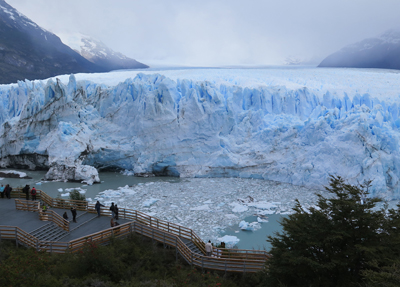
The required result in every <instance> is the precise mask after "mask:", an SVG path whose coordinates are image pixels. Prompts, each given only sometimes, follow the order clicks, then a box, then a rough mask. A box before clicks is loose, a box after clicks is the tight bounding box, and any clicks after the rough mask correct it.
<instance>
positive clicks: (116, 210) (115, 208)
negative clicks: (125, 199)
mask: <svg viewBox="0 0 400 287" xmlns="http://www.w3.org/2000/svg"><path fill="white" fill-rule="evenodd" d="M114 213H115V220H118V205H115V207H114Z"/></svg>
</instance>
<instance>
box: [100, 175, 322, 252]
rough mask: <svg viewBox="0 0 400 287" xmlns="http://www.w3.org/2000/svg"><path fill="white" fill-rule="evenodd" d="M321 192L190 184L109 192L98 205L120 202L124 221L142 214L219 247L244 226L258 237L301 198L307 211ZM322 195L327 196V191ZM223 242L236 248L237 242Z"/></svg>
mask: <svg viewBox="0 0 400 287" xmlns="http://www.w3.org/2000/svg"><path fill="white" fill-rule="evenodd" d="M316 192H317V191H316V190H311V189H309V188H305V187H301V186H294V185H291V184H287V183H279V182H274V181H266V180H255V179H242V178H212V179H211V178H190V179H184V180H182V181H180V182H173V183H170V182H168V181H158V182H148V183H145V184H143V183H139V184H136V185H134V186H131V187H129V186H124V187H119V188H118V189H116V190H111V189H109V190H105V191H103V192H100V193H99V194H98V195H97V196H96V197H95V199H94V200H99V201H100V202H101V203H103V204H105V205H106V206H108V205H110V204H111V202H118V206H119V210H120V211H119V212H120V214H121V217H122V214H123V209H124V208H128V209H133V210H138V211H141V212H143V213H146V214H148V215H151V216H154V217H157V218H159V219H161V220H166V221H169V222H172V223H176V224H179V225H182V226H185V227H188V228H191V229H193V230H194V231H195V232H196V233H197V235H199V236H200V237H201V238H202V239H203V240H206V241H208V240H211V241H212V242H218V241H221V238H220V234H221V232H222V231H224V230H225V228H227V227H228V226H239V224H242V227H243V228H242V227H241V228H242V229H243V230H249V231H254V232H257V229H259V228H260V226H261V224H267V222H268V216H267V215H268V214H287V213H290V212H291V211H292V207H293V206H294V203H295V202H294V200H295V199H296V198H297V199H299V201H300V203H301V204H302V205H304V206H305V207H310V206H313V205H314V204H315V202H316V201H317V196H316V195H315V193H316ZM318 192H319V193H321V194H323V195H325V196H326V195H327V193H326V191H323V190H322V191H318ZM250 215H255V216H257V217H258V219H257V222H245V221H244V219H245V218H246V217H248V216H250ZM241 222H242V223H241ZM243 222H244V223H243ZM245 225H246V226H245ZM244 227H245V228H244ZM233 237H235V236H233ZM237 240H239V239H237ZM224 242H226V243H228V242H230V243H233V242H236V239H234V240H232V238H230V239H229V240H228V239H226V240H225V241H224ZM228 245H229V244H228Z"/></svg>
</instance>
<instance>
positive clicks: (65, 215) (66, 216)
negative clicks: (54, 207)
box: [63, 212, 68, 220]
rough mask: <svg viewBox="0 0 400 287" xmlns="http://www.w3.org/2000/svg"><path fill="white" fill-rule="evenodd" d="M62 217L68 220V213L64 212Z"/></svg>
mask: <svg viewBox="0 0 400 287" xmlns="http://www.w3.org/2000/svg"><path fill="white" fill-rule="evenodd" d="M63 217H64V219H65V220H68V214H67V212H64V214H63Z"/></svg>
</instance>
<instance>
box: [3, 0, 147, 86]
mask: <svg viewBox="0 0 400 287" xmlns="http://www.w3.org/2000/svg"><path fill="white" fill-rule="evenodd" d="M110 51H111V50H110ZM115 54H118V53H115ZM119 55H121V54H118V56H119ZM113 61H114V62H113ZM132 61H134V62H135V64H136V63H138V62H136V61H135V60H132V59H129V58H126V63H125V61H124V59H121V58H120V59H119V60H114V59H113V58H112V57H111V56H110V57H108V58H107V57H105V58H104V59H103V62H102V61H101V60H100V59H97V58H96V59H92V60H88V59H86V58H85V57H83V56H81V55H80V54H79V53H78V52H76V51H74V50H73V49H71V48H70V47H68V46H67V45H65V44H63V43H62V42H61V40H60V38H59V37H57V36H56V35H54V34H53V33H51V32H49V31H46V30H45V29H43V28H41V27H39V26H38V25H37V24H36V23H34V22H33V21H31V20H30V19H29V18H27V17H26V16H24V15H23V14H21V13H20V12H18V11H17V10H16V9H14V8H13V7H12V6H10V5H8V4H7V3H6V2H5V1H4V0H0V84H8V83H15V82H17V81H18V80H25V79H29V80H34V79H45V78H48V77H52V76H56V75H60V74H69V73H85V72H87V73H94V72H108V71H110V70H114V69H126V68H137V67H139V66H138V65H137V64H136V66H133V65H131V66H129V63H133V62H132ZM138 64H140V65H142V66H140V67H144V68H145V67H147V66H145V65H143V64H141V63H138Z"/></svg>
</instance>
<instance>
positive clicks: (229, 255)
mask: <svg viewBox="0 0 400 287" xmlns="http://www.w3.org/2000/svg"><path fill="white" fill-rule="evenodd" d="M13 196H14V197H16V198H11V199H7V198H0V240H3V239H11V240H15V241H16V242H17V244H22V245H25V246H28V247H33V248H36V249H38V250H46V251H48V252H56V253H64V252H67V251H69V252H76V251H79V250H81V249H82V248H83V247H84V246H85V244H86V243H87V242H88V241H91V242H96V243H98V244H108V243H109V241H110V239H111V238H112V237H117V238H123V237H126V236H128V235H129V234H131V233H133V232H135V233H138V234H141V235H143V236H146V237H149V238H151V239H152V240H155V241H157V242H161V243H163V244H164V245H168V246H172V247H174V248H176V254H177V256H178V255H180V256H181V257H183V259H184V260H185V261H186V262H187V263H188V264H190V265H192V266H198V267H200V268H202V269H211V270H221V271H225V272H258V271H262V270H264V267H265V262H266V260H267V259H268V257H269V254H268V253H267V252H265V251H261V250H240V249H221V248H220V249H216V248H215V249H214V254H216V256H212V257H207V256H205V243H204V242H203V241H202V240H201V239H200V238H199V237H198V236H197V235H196V234H195V233H194V232H193V230H191V229H188V228H186V227H183V226H180V225H177V224H173V223H170V222H167V221H163V220H159V219H157V218H155V217H151V216H148V215H146V214H144V213H141V212H139V211H136V210H129V209H120V212H119V215H120V216H119V220H118V222H119V223H120V225H119V226H118V227H113V228H111V226H110V220H111V214H110V211H109V210H108V207H105V208H103V209H102V216H100V217H97V213H96V211H95V210H94V205H89V203H88V202H86V201H74V200H64V199H53V198H51V197H49V196H48V195H46V194H45V193H44V192H41V191H40V194H39V195H38V199H40V201H42V202H45V203H46V205H48V206H51V207H50V208H49V210H48V211H46V212H42V210H41V209H40V207H39V206H40V204H39V201H36V202H34V201H26V200H24V199H22V198H23V197H24V195H23V194H22V193H18V192H15V193H14V195H13ZM70 206H74V207H76V208H77V209H78V211H77V213H78V214H77V215H78V216H77V222H76V223H74V222H72V214H71V211H70ZM65 211H66V212H67V214H68V217H69V221H66V220H64V219H63V218H62V214H63V213H64V212H65ZM43 236H45V237H43ZM49 238H50V239H49Z"/></svg>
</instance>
